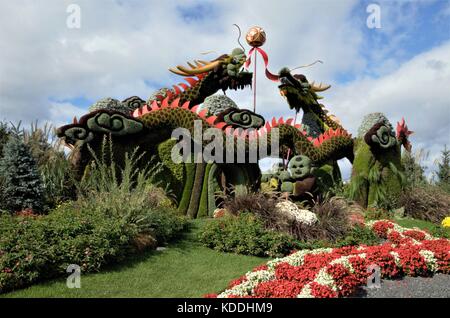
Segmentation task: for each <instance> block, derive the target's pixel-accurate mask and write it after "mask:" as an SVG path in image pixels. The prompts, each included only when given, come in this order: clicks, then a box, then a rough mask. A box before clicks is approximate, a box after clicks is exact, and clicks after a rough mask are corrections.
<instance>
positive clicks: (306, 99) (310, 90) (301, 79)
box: [278, 67, 331, 112]
mask: <svg viewBox="0 0 450 318" xmlns="http://www.w3.org/2000/svg"><path fill="white" fill-rule="evenodd" d="M278 79H279V81H280V82H281V85H279V86H278V88H279V90H280V94H281V96H283V97H284V98H286V100H287V102H288V104H289V107H290V109H295V110H296V111H297V112H298V111H300V109H302V108H303V109H304V108H307V107H310V106H311V105H317V100H318V99H320V97H319V96H318V95H317V94H316V93H317V92H322V91H325V90H327V89H328V88H330V87H331V86H330V85H322V83H321V84H320V85H316V84H315V83H314V82H312V83H310V82H308V80H307V79H306V76H305V75H303V74H294V75H292V74H291V71H290V70H289V69H288V68H287V67H284V68H282V69H281V70H280V72H279V73H278Z"/></svg>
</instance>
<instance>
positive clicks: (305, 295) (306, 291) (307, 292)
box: [297, 283, 314, 298]
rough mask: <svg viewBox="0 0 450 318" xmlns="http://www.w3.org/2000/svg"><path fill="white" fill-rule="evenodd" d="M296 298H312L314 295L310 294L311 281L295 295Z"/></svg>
mask: <svg viewBox="0 0 450 318" xmlns="http://www.w3.org/2000/svg"><path fill="white" fill-rule="evenodd" d="M297 298H314V296H313V295H311V283H308V284H306V285H305V286H303V288H302V291H301V292H300V294H298V295H297Z"/></svg>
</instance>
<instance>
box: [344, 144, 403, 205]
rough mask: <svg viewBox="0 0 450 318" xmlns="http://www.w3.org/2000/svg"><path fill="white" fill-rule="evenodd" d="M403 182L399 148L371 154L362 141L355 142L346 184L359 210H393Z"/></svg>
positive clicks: (367, 146)
mask: <svg viewBox="0 0 450 318" xmlns="http://www.w3.org/2000/svg"><path fill="white" fill-rule="evenodd" d="M403 179H404V176H403V167H402V164H401V157H400V146H399V145H397V146H395V147H391V148H390V149H389V150H388V151H383V152H373V151H372V150H371V148H370V146H369V145H367V144H366V143H365V142H364V140H362V139H358V141H357V142H356V143H355V160H354V161H353V170H352V180H351V185H350V196H351V198H352V199H354V200H356V201H357V202H358V203H359V204H361V205H362V206H363V207H367V206H383V205H388V206H390V207H395V198H397V197H398V196H399V194H400V192H401V189H402V182H403Z"/></svg>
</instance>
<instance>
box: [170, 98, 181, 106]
mask: <svg viewBox="0 0 450 318" xmlns="http://www.w3.org/2000/svg"><path fill="white" fill-rule="evenodd" d="M170 106H172V108H177V107H180V98H179V97H178V98H176V99H175V100H174V101H173V102H172V104H171V105H170Z"/></svg>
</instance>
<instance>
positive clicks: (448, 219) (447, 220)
mask: <svg viewBox="0 0 450 318" xmlns="http://www.w3.org/2000/svg"><path fill="white" fill-rule="evenodd" d="M442 226H443V227H450V216H447V217H446V218H445V219H443V220H442Z"/></svg>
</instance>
